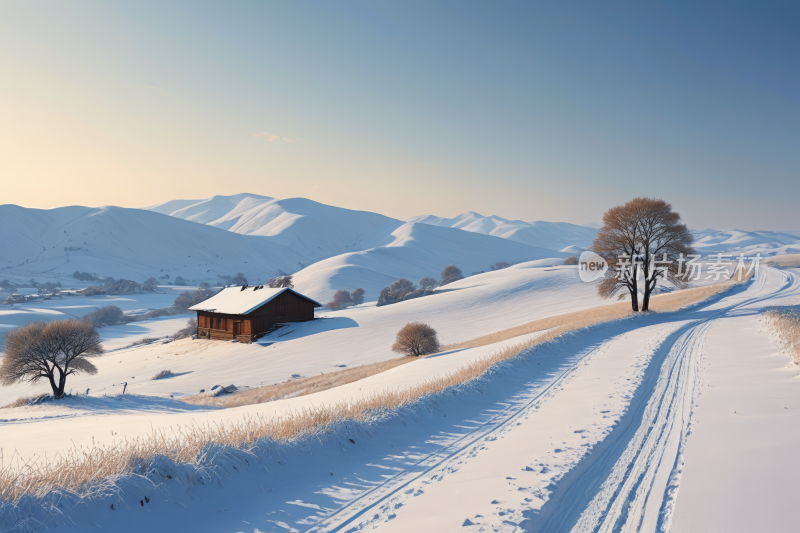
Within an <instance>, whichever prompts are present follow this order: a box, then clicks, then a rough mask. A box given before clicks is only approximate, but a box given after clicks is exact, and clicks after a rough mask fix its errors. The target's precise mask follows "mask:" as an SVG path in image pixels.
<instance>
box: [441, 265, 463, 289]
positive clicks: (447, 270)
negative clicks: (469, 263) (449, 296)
mask: <svg viewBox="0 0 800 533" xmlns="http://www.w3.org/2000/svg"><path fill="white" fill-rule="evenodd" d="M441 277H442V279H441V282H440V283H439V285H440V286H441V285H447V284H448V283H453V282H454V281H458V280H460V279H464V274H462V273H461V269H460V268H458V267H457V266H455V265H447V266H446V267H444V270H442V276H441Z"/></svg>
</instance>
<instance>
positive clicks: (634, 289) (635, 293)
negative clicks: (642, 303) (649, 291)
mask: <svg viewBox="0 0 800 533" xmlns="http://www.w3.org/2000/svg"><path fill="white" fill-rule="evenodd" d="M633 272H634V275H633V279H632V280H631V286H630V289H629V290H630V291H631V309H632V310H633V312H634V313H638V312H639V286H638V284H637V283H636V269H635V268H634V271H633Z"/></svg>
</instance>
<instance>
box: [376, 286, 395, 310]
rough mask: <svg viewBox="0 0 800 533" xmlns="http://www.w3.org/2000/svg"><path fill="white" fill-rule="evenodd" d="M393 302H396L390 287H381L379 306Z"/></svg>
mask: <svg viewBox="0 0 800 533" xmlns="http://www.w3.org/2000/svg"><path fill="white" fill-rule="evenodd" d="M393 303H394V298H392V293H391V292H390V291H389V287H384V288H383V289H381V294H380V296H378V303H377V306H378V307H381V306H384V305H389V304H393Z"/></svg>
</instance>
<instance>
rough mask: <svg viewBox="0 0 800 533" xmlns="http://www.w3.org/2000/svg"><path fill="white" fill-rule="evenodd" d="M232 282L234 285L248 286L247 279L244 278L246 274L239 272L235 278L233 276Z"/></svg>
mask: <svg viewBox="0 0 800 533" xmlns="http://www.w3.org/2000/svg"><path fill="white" fill-rule="evenodd" d="M232 282H233V284H234V285H247V278H246V277H244V274H242V273H241V272H238V273H237V274H236V275H235V276H233V280H232Z"/></svg>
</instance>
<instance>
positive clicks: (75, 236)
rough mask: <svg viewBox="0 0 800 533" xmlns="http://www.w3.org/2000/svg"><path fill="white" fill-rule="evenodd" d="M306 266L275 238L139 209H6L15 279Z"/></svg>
mask: <svg viewBox="0 0 800 533" xmlns="http://www.w3.org/2000/svg"><path fill="white" fill-rule="evenodd" d="M307 263H308V260H307V259H306V257H305V256H303V255H301V254H299V253H297V252H295V251H293V250H292V249H290V248H287V247H286V246H282V245H281V244H280V243H277V242H274V241H272V240H270V239H263V238H256V237H248V236H245V235H236V234H234V233H230V232H227V231H224V230H221V229H219V228H214V227H212V226H206V225H203V224H195V223H193V222H187V221H185V220H180V219H177V218H173V217H169V216H165V215H162V214H159V213H153V212H150V211H144V210H141V209H126V208H122V207H113V206H109V207H100V208H91V207H80V206H71V207H61V208H57V209H50V210H44V209H27V208H24V207H19V206H16V205H2V206H0V278H8V279H10V280H15V279H16V280H18V281H26V280H28V279H29V278H31V277H34V278H36V279H37V280H47V279H65V278H66V279H68V278H70V277H71V275H72V273H73V272H75V271H82V272H83V271H85V272H89V273H95V274H99V275H102V276H112V277H115V278H120V277H124V278H128V279H133V280H136V281H139V282H141V281H143V280H144V279H146V278H148V277H150V276H154V277H156V278H159V277H161V276H164V275H166V274H169V275H170V276H171V278H172V279H174V278H175V277H176V276H178V275H180V276H182V277H183V278H185V279H186V280H187V281H188V280H197V281H211V282H214V281H219V278H217V274H222V275H231V274H236V273H237V272H244V273H245V274H246V275H248V276H252V278H253V279H267V278H268V277H270V276H274V275H277V274H278V273H279V272H280V271H284V272H294V271H296V270H298V269H299V268H302V266H303V265H305V264H307Z"/></svg>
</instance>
